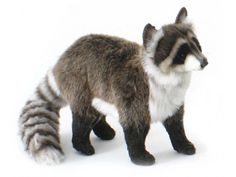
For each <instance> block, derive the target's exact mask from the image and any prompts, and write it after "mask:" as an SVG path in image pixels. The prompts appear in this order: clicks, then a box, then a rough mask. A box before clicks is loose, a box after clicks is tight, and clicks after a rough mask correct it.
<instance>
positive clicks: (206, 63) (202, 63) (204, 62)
mask: <svg viewBox="0 0 236 177" xmlns="http://www.w3.org/2000/svg"><path fill="white" fill-rule="evenodd" d="M206 65H208V62H207V59H204V60H203V61H202V62H201V68H202V69H203V68H205V67H206Z"/></svg>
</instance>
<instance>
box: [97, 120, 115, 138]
mask: <svg viewBox="0 0 236 177" xmlns="http://www.w3.org/2000/svg"><path fill="white" fill-rule="evenodd" d="M93 132H94V133H95V135H96V136H97V137H99V138H100V139H102V140H111V139H113V138H114V137H115V135H116V133H115V130H114V129H113V128H111V127H110V126H109V125H108V124H103V125H99V126H95V127H94V128H93Z"/></svg>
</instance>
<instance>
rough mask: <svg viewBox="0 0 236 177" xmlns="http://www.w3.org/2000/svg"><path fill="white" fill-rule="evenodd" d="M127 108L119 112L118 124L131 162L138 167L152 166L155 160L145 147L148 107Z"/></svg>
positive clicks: (148, 126)
mask: <svg viewBox="0 0 236 177" xmlns="http://www.w3.org/2000/svg"><path fill="white" fill-rule="evenodd" d="M142 108H143V107H142V106H141V107H136V106H135V107H133V106H131V107H129V108H127V109H126V108H125V109H122V110H121V111H120V122H121V125H122V127H123V130H124V135H125V140H126V144H127V149H128V152H129V156H130V159H131V161H132V162H134V163H135V164H138V165H152V164H154V163H155V158H154V157H153V155H151V154H150V153H149V152H148V151H147V150H146V147H145V139H146V136H147V134H148V131H149V128H150V116H149V112H148V107H147V108H144V109H142Z"/></svg>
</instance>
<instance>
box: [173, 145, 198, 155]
mask: <svg viewBox="0 0 236 177" xmlns="http://www.w3.org/2000/svg"><path fill="white" fill-rule="evenodd" d="M174 149H175V150H176V151H177V152H179V153H183V154H186V155H193V154H195V152H196V149H195V147H194V145H193V144H192V143H191V142H184V143H181V144H179V145H178V146H176V147H174Z"/></svg>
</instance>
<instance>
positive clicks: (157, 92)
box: [149, 75, 190, 122]
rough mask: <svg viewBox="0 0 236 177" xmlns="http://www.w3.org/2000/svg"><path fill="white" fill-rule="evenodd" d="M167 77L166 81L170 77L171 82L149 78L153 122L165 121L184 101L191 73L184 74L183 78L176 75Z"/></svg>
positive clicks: (150, 107) (150, 108) (150, 109)
mask: <svg viewBox="0 0 236 177" xmlns="http://www.w3.org/2000/svg"><path fill="white" fill-rule="evenodd" d="M171 77H172V76H171ZM179 77H180V76H179ZM166 79H167V80H165V82H167V81H168V79H169V81H170V82H169V83H160V80H158V78H157V79H153V78H149V88H150V89H149V91H150V94H149V111H150V115H151V119H152V122H156V121H161V122H162V121H164V120H165V119H167V118H168V117H170V116H172V115H173V114H175V112H176V111H177V110H178V109H179V107H180V106H182V105H183V103H184V98H185V93H186V90H187V87H188V83H189V79H190V75H188V76H184V77H183V76H182V77H181V78H178V76H175V77H173V78H166ZM172 79H173V80H172Z"/></svg>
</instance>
